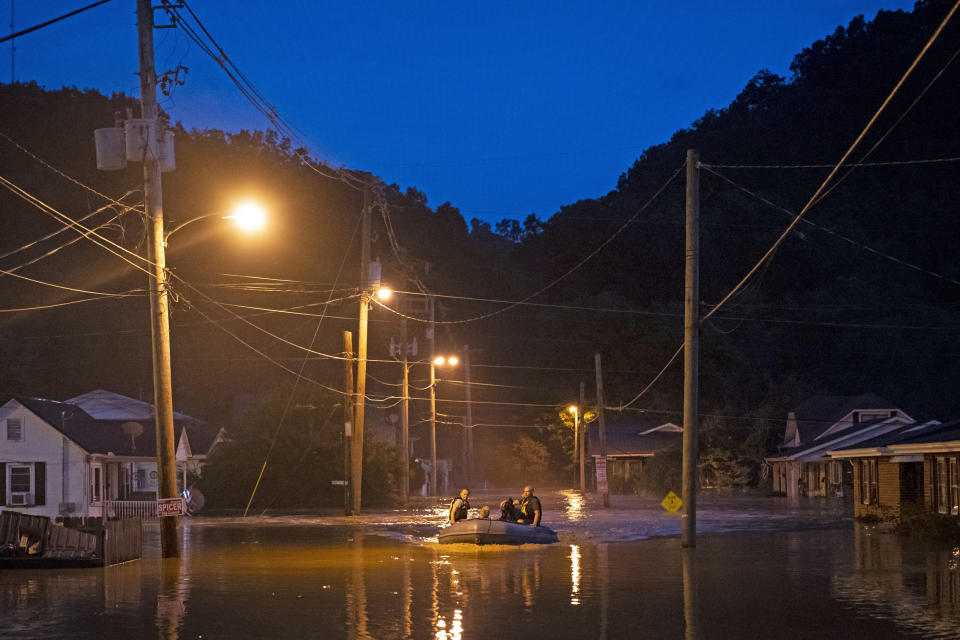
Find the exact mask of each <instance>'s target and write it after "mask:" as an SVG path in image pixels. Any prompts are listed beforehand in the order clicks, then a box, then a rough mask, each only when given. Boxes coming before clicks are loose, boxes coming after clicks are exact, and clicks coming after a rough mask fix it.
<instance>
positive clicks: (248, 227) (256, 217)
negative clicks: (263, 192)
mask: <svg viewBox="0 0 960 640" xmlns="http://www.w3.org/2000/svg"><path fill="white" fill-rule="evenodd" d="M223 217H224V219H226V220H233V221H234V222H235V223H236V224H237V226H238V227H240V228H241V229H243V230H244V231H259V230H260V229H262V228H263V227H264V225H266V224H267V214H266V212H265V211H264V210H263V207H261V206H260V205H259V204H257V203H256V202H251V201H246V202H241V203H239V204H237V205H236V206H235V207H234V208H233V213H232V214H230V215H229V216H223Z"/></svg>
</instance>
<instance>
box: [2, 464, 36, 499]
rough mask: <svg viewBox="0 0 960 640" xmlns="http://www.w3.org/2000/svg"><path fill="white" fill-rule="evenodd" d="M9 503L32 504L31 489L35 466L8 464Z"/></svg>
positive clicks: (7, 497) (7, 496)
mask: <svg viewBox="0 0 960 640" xmlns="http://www.w3.org/2000/svg"><path fill="white" fill-rule="evenodd" d="M6 479H7V495H6V499H7V504H9V505H13V506H16V505H25V506H27V505H30V504H31V500H30V490H31V489H32V488H33V487H32V480H33V467H32V466H31V465H23V464H10V465H7V478H6Z"/></svg>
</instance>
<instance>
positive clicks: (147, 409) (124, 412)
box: [65, 389, 197, 421]
mask: <svg viewBox="0 0 960 640" xmlns="http://www.w3.org/2000/svg"><path fill="white" fill-rule="evenodd" d="M65 402H67V403H68V404H74V405H77V406H78V407H80V408H82V409H83V410H84V411H86V412H87V413H89V414H90V415H91V416H93V417H94V418H96V419H97V420H133V421H138V420H153V414H154V412H153V405H152V404H150V403H149V402H144V401H143V400H135V399H134V398H128V397H127V396H122V395H120V394H119V393H113V392H112V391H105V390H103V389H96V390H94V391H90V392H88V393H84V394H82V395H79V396H77V397H76V398H70V399H69V400H65ZM173 419H174V420H193V421H197V419H196V418H191V417H190V416H186V415H184V414H182V413H178V412H176V411H174V412H173Z"/></svg>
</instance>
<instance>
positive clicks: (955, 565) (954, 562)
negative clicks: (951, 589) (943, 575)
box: [947, 547, 960, 571]
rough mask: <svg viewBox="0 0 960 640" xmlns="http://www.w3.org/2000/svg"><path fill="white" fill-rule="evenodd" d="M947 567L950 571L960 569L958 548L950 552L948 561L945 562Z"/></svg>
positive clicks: (959, 550) (959, 548)
mask: <svg viewBox="0 0 960 640" xmlns="http://www.w3.org/2000/svg"><path fill="white" fill-rule="evenodd" d="M947 567H948V568H949V569H950V570H951V571H956V570H957V569H960V547H954V549H953V551H951V552H950V559H949V560H948V561H947Z"/></svg>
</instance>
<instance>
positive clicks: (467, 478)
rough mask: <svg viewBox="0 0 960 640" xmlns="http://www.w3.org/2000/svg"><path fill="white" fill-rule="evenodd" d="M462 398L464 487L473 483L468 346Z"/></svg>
mask: <svg viewBox="0 0 960 640" xmlns="http://www.w3.org/2000/svg"><path fill="white" fill-rule="evenodd" d="M463 375H464V378H463V381H464V383H466V384H465V386H464V396H465V400H466V401H467V418H466V422H465V423H464V425H463V474H464V485H465V486H468V487H469V486H470V484H471V483H472V482H473V403H472V401H471V400H472V398H471V395H470V345H468V344H465V345H463Z"/></svg>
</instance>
